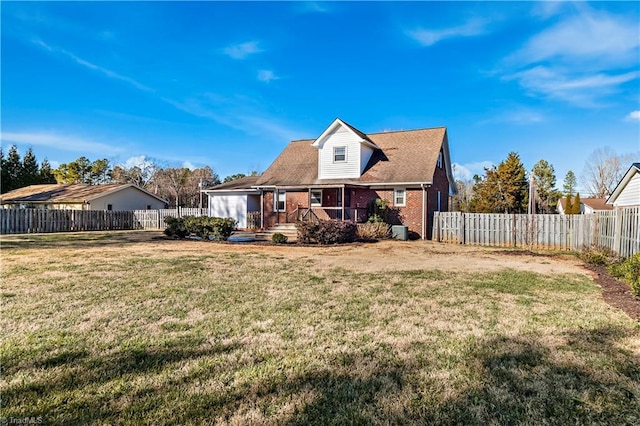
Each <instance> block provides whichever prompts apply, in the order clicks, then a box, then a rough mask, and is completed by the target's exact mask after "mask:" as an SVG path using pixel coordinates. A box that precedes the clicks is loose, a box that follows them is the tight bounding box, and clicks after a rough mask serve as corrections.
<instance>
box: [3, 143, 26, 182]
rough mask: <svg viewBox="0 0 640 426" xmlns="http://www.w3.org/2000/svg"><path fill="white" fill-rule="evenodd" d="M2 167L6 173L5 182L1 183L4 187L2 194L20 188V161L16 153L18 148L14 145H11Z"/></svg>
mask: <svg viewBox="0 0 640 426" xmlns="http://www.w3.org/2000/svg"><path fill="white" fill-rule="evenodd" d="M4 166H5V167H4V168H6V173H7V174H6V182H4V181H3V182H2V184H3V186H4V192H8V191H12V190H14V189H16V188H20V177H21V176H22V161H20V154H19V153H18V148H17V147H16V146H15V145H12V146H11V147H10V148H9V153H8V155H7V159H6V160H5V163H4ZM5 183H6V186H5Z"/></svg>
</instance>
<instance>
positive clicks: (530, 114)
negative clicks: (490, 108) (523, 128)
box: [479, 107, 547, 125]
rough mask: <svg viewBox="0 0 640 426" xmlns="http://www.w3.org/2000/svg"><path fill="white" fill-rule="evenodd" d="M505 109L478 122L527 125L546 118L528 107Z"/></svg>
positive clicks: (540, 121)
mask: <svg viewBox="0 0 640 426" xmlns="http://www.w3.org/2000/svg"><path fill="white" fill-rule="evenodd" d="M507 109H508V111H506V112H499V113H497V114H496V115H495V116H493V117H491V118H489V119H487V120H483V121H481V122H480V123H479V124H494V123H510V124H517V125H529V124H537V123H542V122H543V121H545V120H547V117H546V116H545V114H543V113H542V112H540V111H536V110H533V109H530V108H523V107H511V108H507Z"/></svg>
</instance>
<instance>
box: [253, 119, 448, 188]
mask: <svg viewBox="0 0 640 426" xmlns="http://www.w3.org/2000/svg"><path fill="white" fill-rule="evenodd" d="M341 122H342V121H341ZM334 123H335V122H334ZM342 123H344V122H342ZM345 125H346V123H345ZM347 126H349V125H347ZM330 127H331V126H330ZM349 127H350V128H351V126H349ZM356 130H357V129H356ZM325 132H326V131H325ZM358 132H360V131H358ZM360 133H362V132H360ZM362 135H364V136H365V137H366V138H367V140H369V141H370V142H371V143H372V144H374V145H375V146H376V147H378V149H376V150H375V151H374V153H373V155H372V156H371V159H370V160H369V163H368V164H367V166H366V167H365V169H364V173H363V174H362V176H360V177H359V178H352V179H318V151H317V149H315V148H314V147H313V146H312V143H313V142H314V140H313V139H305V140H299V141H293V142H291V143H289V145H287V146H286V147H285V149H284V151H282V153H281V154H280V155H279V156H278V157H277V158H276V159H275V161H274V162H273V163H272V164H271V166H269V168H268V169H267V170H266V171H265V172H264V173H263V174H262V176H260V178H259V179H258V181H257V182H256V185H257V186H309V185H323V184H360V185H365V184H366V185H375V184H393V183H398V184H399V183H405V184H406V183H413V184H419V183H425V184H430V183H433V182H432V181H433V176H434V173H435V169H436V165H437V161H438V155H439V153H440V150H441V149H443V150H444V151H445V157H446V158H447V159H448V157H449V155H448V154H449V151H448V141H447V129H446V127H436V128H430V129H418V130H402V131H393V132H380V133H370V134H364V133H362ZM316 140H317V139H316ZM446 168H447V176H448V177H449V181H450V186H451V190H452V191H455V183H454V180H453V176H452V174H451V165H450V164H448V162H447V164H446Z"/></svg>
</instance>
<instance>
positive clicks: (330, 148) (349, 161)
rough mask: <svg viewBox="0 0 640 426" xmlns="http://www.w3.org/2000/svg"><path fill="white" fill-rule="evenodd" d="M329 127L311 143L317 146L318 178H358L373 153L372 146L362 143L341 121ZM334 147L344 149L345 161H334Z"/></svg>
mask: <svg viewBox="0 0 640 426" xmlns="http://www.w3.org/2000/svg"><path fill="white" fill-rule="evenodd" d="M331 127H333V129H331ZM329 129H331V130H330V131H329V132H326V133H325V134H323V135H322V136H321V137H320V138H318V140H316V141H315V142H314V144H313V145H314V146H315V147H316V148H318V178H319V179H343V178H359V177H360V175H361V174H362V172H363V171H364V168H365V167H366V166H367V163H368V162H369V159H370V158H371V155H372V154H373V148H371V147H370V146H368V145H366V144H364V143H362V142H363V141H362V138H361V137H360V136H358V135H357V134H356V133H355V132H353V131H352V130H351V129H349V128H347V127H346V126H344V125H342V124H341V123H336V122H334V124H332V126H330V127H329ZM329 129H327V130H329ZM335 148H344V149H345V152H346V158H345V161H338V162H336V161H335V158H334V152H335Z"/></svg>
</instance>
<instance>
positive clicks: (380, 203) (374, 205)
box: [367, 198, 389, 223]
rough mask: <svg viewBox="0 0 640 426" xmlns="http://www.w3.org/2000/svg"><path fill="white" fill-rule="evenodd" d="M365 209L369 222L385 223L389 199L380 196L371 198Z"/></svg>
mask: <svg viewBox="0 0 640 426" xmlns="http://www.w3.org/2000/svg"><path fill="white" fill-rule="evenodd" d="M367 210H368V213H369V219H368V220H367V222H369V223H385V222H387V216H388V213H389V211H388V210H389V201H387V200H383V199H382V198H376V199H375V200H371V201H370V202H369V204H367Z"/></svg>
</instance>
